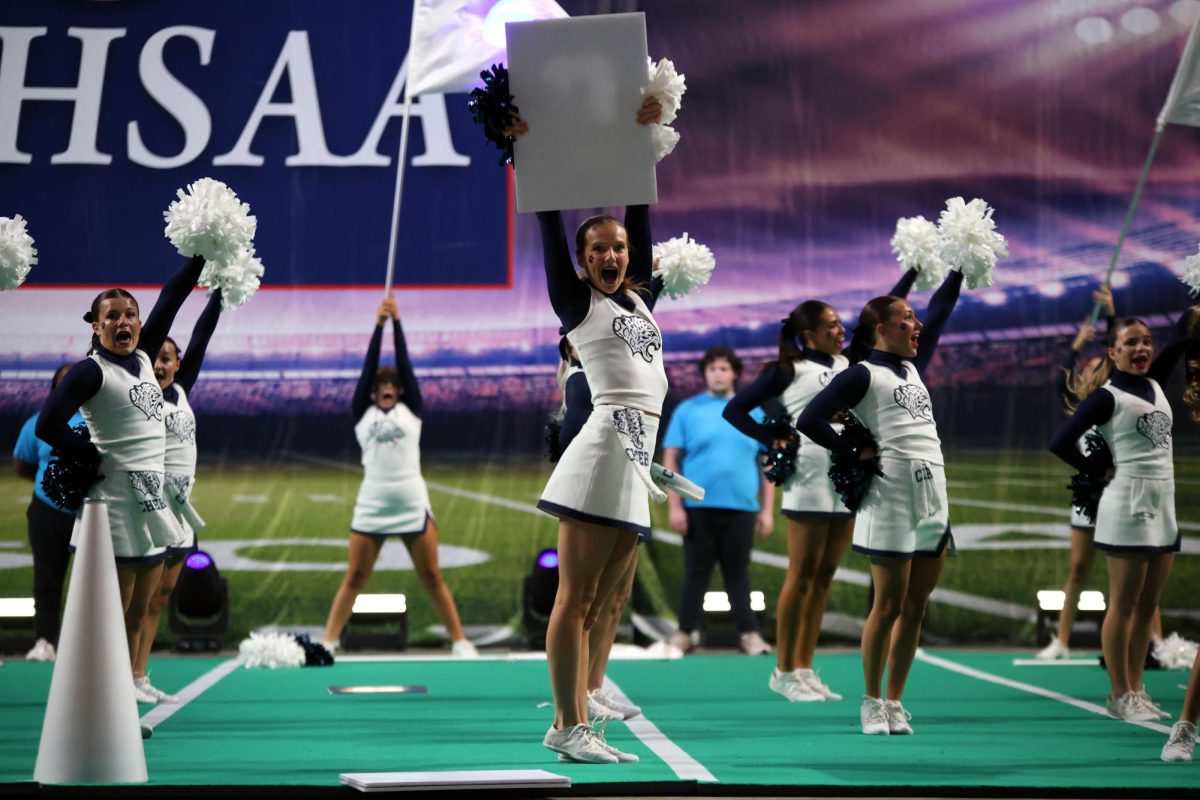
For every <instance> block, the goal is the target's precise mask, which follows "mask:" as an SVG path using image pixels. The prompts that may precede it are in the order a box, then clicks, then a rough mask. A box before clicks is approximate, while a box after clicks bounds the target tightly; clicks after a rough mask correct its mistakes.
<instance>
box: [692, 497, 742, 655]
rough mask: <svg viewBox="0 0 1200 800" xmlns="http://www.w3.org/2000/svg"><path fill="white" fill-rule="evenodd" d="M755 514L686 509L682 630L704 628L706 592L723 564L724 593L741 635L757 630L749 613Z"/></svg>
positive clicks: (710, 509) (714, 509) (722, 509)
mask: <svg viewBox="0 0 1200 800" xmlns="http://www.w3.org/2000/svg"><path fill="white" fill-rule="evenodd" d="M756 516H757V514H755V512H753V511H731V510H729V509H727V508H689V509H687V520H688V530H687V535H686V536H684V537H683V561H684V574H683V599H682V601H681V602H680V606H679V629H680V630H684V631H695V630H699V629H700V627H701V621H702V619H703V615H704V611H703V606H704V593H705V592H706V591H708V582H709V579H710V578H712V571H713V565H714V564H716V563H717V562H718V561H720V562H721V575H722V576H723V577H724V579H725V593H726V594H727V595H729V605H730V608H731V610H732V612H733V621H734V624H735V625H737V630H738V633H749V632H751V631H757V630H758V622H757V621H755V619H754V614H753V612H751V611H750V550H751V548H752V547H753V546H754V518H755V517H756Z"/></svg>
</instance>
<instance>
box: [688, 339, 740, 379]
mask: <svg viewBox="0 0 1200 800" xmlns="http://www.w3.org/2000/svg"><path fill="white" fill-rule="evenodd" d="M721 360H725V361H728V362H729V366H730V367H732V368H733V382H734V383H737V379H738V378H740V377H742V360H741V359H740V358H738V356H737V353H735V352H733V351H732V350H730V349H729V348H728V347H710V348H708V349H707V350H705V351H704V356H703V357H702V358H701V359H700V360H699V361H698V362H696V366H698V367H699V368H700V375H701V377H703V376H704V371H705V370H706V369H708V365H709V364H711V363H713V362H714V361H721Z"/></svg>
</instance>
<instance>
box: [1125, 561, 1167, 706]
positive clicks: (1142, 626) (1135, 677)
mask: <svg viewBox="0 0 1200 800" xmlns="http://www.w3.org/2000/svg"><path fill="white" fill-rule="evenodd" d="M1174 564H1175V554H1174V553H1155V554H1154V555H1152V556H1150V558H1149V559H1147V561H1146V580H1145V582H1144V583H1143V584H1142V591H1141V594H1140V595H1138V599H1137V603H1136V604H1135V605H1134V609H1133V619H1132V620H1131V624H1130V626H1129V661H1128V662H1127V663H1128V664H1129V685H1130V687H1131V688H1134V689H1141V688H1142V673H1143V672H1144V671H1145V669H1146V651H1147V649H1149V647H1150V634H1151V633H1152V629H1151V624H1152V622H1153V621H1154V616H1155V614H1157V613H1158V600H1159V598H1160V597H1161V596H1162V590H1163V587H1164V586H1166V584H1167V578H1168V577H1169V576H1170V574H1171V567H1172V566H1173V565H1174Z"/></svg>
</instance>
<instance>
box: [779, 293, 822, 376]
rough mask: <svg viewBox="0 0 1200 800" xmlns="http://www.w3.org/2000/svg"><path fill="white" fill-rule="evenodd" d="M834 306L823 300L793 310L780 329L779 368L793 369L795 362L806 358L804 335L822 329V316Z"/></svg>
mask: <svg viewBox="0 0 1200 800" xmlns="http://www.w3.org/2000/svg"><path fill="white" fill-rule="evenodd" d="M832 308H833V306H831V305H829V303H826V302H823V301H821V300H805V301H804V302H803V303H801V304H800V305H798V306H796V307H795V308H793V309H792V312H791V313H790V314H788V315H787V319H785V320H783V325H782V327H780V329H779V366H780V367H782V368H783V369H785V370H790V369H791V368H792V362H793V361H799V360H800V359H802V358H804V353H803V352H802V348H803V347H804V334H805V333H806V332H808V331H815V330H816V329H817V328H819V327H821V316H822V315H823V314H824V313H825V312H826V311H827V310H831V309H832Z"/></svg>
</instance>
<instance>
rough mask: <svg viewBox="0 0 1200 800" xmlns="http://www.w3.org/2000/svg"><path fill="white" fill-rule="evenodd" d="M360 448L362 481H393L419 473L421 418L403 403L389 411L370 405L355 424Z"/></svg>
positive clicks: (397, 404) (415, 475)
mask: <svg viewBox="0 0 1200 800" xmlns="http://www.w3.org/2000/svg"><path fill="white" fill-rule="evenodd" d="M354 436H355V437H356V438H357V439H358V446H359V447H361V448H362V465H363V480H364V481H368V482H373V483H394V482H396V481H401V480H405V479H408V478H412V477H420V475H421V418H420V417H418V416H417V415H416V414H414V413H413V412H412V409H410V408H409V407H408V406H406V405H404V403H396V405H395V407H393V408H392V409H391V410H390V411H384V410H383V409H382V408H380V407H379V406H377V405H372V406H371V407H370V408H368V409H367V410H366V413H364V414H363V415H362V417H361V418H360V419H359V420H358V423H357V424H356V425H355V426H354Z"/></svg>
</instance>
